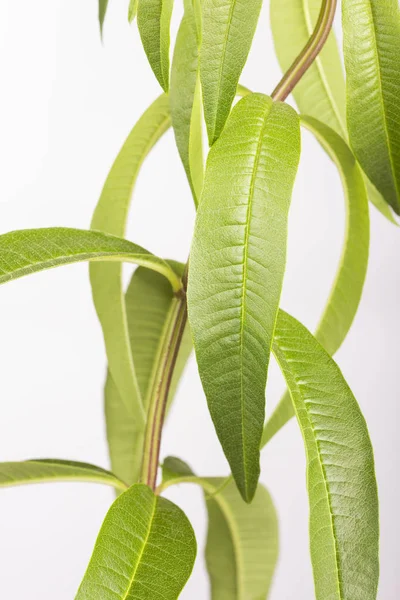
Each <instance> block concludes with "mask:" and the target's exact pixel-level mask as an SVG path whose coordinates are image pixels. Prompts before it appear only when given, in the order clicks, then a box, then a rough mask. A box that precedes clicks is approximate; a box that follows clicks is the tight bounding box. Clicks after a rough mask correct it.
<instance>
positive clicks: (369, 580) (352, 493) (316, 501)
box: [273, 311, 379, 600]
mask: <svg viewBox="0 0 400 600" xmlns="http://www.w3.org/2000/svg"><path fill="white" fill-rule="evenodd" d="M273 350H274V354H275V356H276V359H277V361H278V363H279V366H280V367H281V369H282V372H283V375H284V377H285V379H286V383H287V385H288V388H289V390H290V394H291V397H292V400H293V405H294V408H295V411H296V416H297V419H298V422H299V425H300V428H301V430H302V433H303V437H304V444H305V448H306V453H307V487H308V494H309V502H310V545H311V559H312V563H313V570H314V580H315V589H316V598H317V600H327V598H330V599H331V600H345V599H347V598H351V600H376V593H377V587H378V577H379V558H378V551H379V514H378V495H377V487H376V481H375V472H374V457H373V452H372V447H371V442H370V439H369V435H368V430H367V426H366V424H365V421H364V418H363V416H362V414H361V411H360V408H359V406H358V404H357V402H356V400H355V398H354V396H353V394H352V393H351V390H350V389H349V387H348V385H347V384H346V382H345V380H344V379H343V376H342V374H341V372H340V370H339V368H338V367H337V365H336V364H335V362H334V361H333V360H332V359H331V358H330V356H329V354H328V353H327V352H326V351H325V350H324V349H323V348H322V346H321V345H320V344H319V343H318V342H317V340H316V339H315V338H314V337H313V336H312V335H311V334H310V333H309V332H308V331H307V329H306V328H305V327H303V325H301V324H300V323H299V322H298V321H296V320H295V319H293V317H290V316H289V315H287V314H286V313H284V312H282V311H280V313H279V317H278V321H277V326H276V330H275V338H274V345H273Z"/></svg>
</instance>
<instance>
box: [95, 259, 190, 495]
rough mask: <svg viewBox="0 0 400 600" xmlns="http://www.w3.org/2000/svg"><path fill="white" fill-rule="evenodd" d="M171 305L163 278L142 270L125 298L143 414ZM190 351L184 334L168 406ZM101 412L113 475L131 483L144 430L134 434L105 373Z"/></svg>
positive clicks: (132, 418) (133, 426)
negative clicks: (103, 418)
mask: <svg viewBox="0 0 400 600" xmlns="http://www.w3.org/2000/svg"><path fill="white" fill-rule="evenodd" d="M180 268H181V269H182V268H183V265H180ZM173 299H174V295H173V292H172V289H171V286H170V285H169V283H168V281H167V280H166V279H165V277H162V276H161V275H159V274H158V273H155V272H154V271H150V270H149V269H145V268H142V267H139V268H138V269H137V270H136V271H135V272H134V274H133V277H132V279H131V283H130V285H129V287H128V290H127V292H126V296H125V301H126V314H127V320H128V330H129V339H130V346H131V350H132V357H133V364H134V367H135V372H136V376H137V381H138V385H139V390H140V394H141V397H142V398H143V400H144V409H145V411H147V408H148V401H149V391H150V390H151V389H152V381H153V378H154V375H155V365H156V361H157V359H158V357H159V349H160V347H161V345H162V342H163V334H164V328H165V323H166V320H167V317H168V313H169V310H170V308H171V304H172V301H173ZM191 350H192V341H191V337H190V332H189V329H188V328H186V330H185V333H184V336H183V339H182V343H181V347H180V351H179V354H178V357H177V362H176V365H175V369H174V375H173V378H172V382H171V387H170V392H169V403H171V402H172V399H173V397H174V395H175V392H176V388H177V385H178V383H179V380H180V378H181V376H182V372H183V369H184V367H185V365H186V362H187V359H188V358H189V355H190V352H191ZM105 410H106V424H107V438H108V446H109V451H110V456H111V465H112V469H113V471H114V473H116V474H117V475H118V476H119V477H121V479H123V481H126V482H127V483H129V484H132V483H136V482H137V481H138V478H139V472H140V465H141V460H142V454H141V450H142V448H143V438H144V432H143V428H138V423H137V420H136V419H135V416H134V415H133V414H132V412H131V411H129V410H128V409H127V407H126V405H125V403H124V402H123V400H122V398H121V396H120V394H119V392H118V389H117V387H116V385H115V383H114V381H113V379H112V376H111V374H110V372H109V373H108V375H107V382H106V387H105Z"/></svg>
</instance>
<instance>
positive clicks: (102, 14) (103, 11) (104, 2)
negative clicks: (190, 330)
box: [99, 0, 108, 34]
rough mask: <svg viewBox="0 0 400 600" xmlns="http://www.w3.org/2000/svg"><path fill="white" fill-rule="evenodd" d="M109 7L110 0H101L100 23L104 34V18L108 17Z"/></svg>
mask: <svg viewBox="0 0 400 600" xmlns="http://www.w3.org/2000/svg"><path fill="white" fill-rule="evenodd" d="M107 7H108V0H99V23H100V32H101V34H103V26H104V20H105V18H106V13H107Z"/></svg>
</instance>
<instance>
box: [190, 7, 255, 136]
mask: <svg viewBox="0 0 400 600" xmlns="http://www.w3.org/2000/svg"><path fill="white" fill-rule="evenodd" d="M261 6H262V0H203V37H202V47H201V56H200V73H201V83H202V88H203V102H204V115H205V120H206V124H207V131H208V138H209V141H210V145H211V144H213V143H214V142H215V140H216V139H217V138H218V137H219V135H220V133H221V131H222V129H223V128H224V125H225V122H226V120H227V118H228V115H229V112H230V109H231V106H232V102H233V99H234V97H235V94H236V88H237V85H238V83H239V77H240V74H241V72H242V70H243V67H244V65H245V63H246V60H247V56H248V54H249V51H250V47H251V43H252V40H253V36H254V33H255V30H256V26H257V21H258V17H259V14H260V10H261Z"/></svg>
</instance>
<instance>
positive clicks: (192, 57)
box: [170, 2, 204, 205]
mask: <svg viewBox="0 0 400 600" xmlns="http://www.w3.org/2000/svg"><path fill="white" fill-rule="evenodd" d="M197 27H198V25H197V22H196V15H195V10H194V8H193V5H192V3H191V2H188V3H187V5H186V8H185V14H184V17H183V19H182V23H181V25H180V28H179V31H178V36H177V39H176V44H175V50H174V58H173V61H172V71H171V89H170V102H171V116H172V126H173V128H174V133H175V139H176V144H177V147H178V150H179V154H180V157H181V160H182V163H183V166H184V168H185V171H186V175H187V178H188V180H189V184H190V187H191V190H192V194H193V198H194V200H195V204H196V205H197V204H198V201H199V198H200V194H201V190H202V187H203V170H204V168H203V147H202V109H201V88H200V78H199V43H200V41H199V35H198V29H197Z"/></svg>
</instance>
